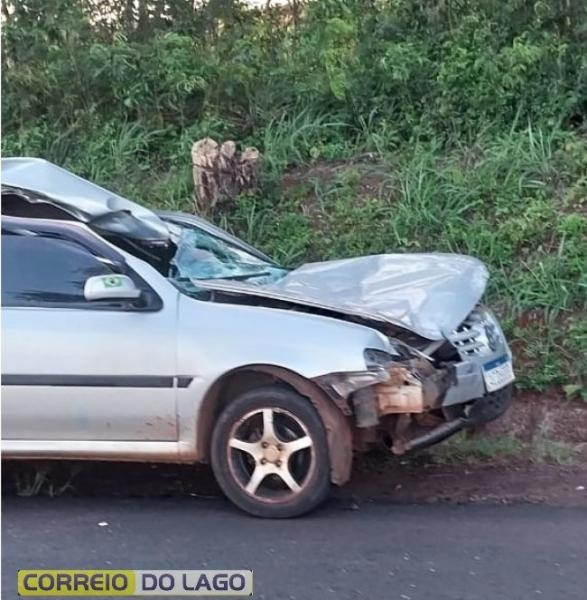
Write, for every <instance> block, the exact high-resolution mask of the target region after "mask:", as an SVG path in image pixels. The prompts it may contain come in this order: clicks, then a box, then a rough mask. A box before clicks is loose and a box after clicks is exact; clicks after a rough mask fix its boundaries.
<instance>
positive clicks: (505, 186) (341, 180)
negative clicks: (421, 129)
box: [221, 127, 587, 393]
mask: <svg viewBox="0 0 587 600" xmlns="http://www.w3.org/2000/svg"><path fill="white" fill-rule="evenodd" d="M316 165H319V167H320V168H316ZM307 169H308V170H307V171H304V170H303V169H301V170H300V169H299V168H298V170H297V171H296V172H297V183H296V185H291V182H289V183H290V185H288V187H287V189H280V188H279V187H276V186H275V184H272V185H271V186H267V187H266V189H264V190H261V191H260V192H259V194H257V195H249V196H246V197H242V198H240V199H239V200H238V201H237V202H236V205H235V208H234V210H232V211H230V213H228V214H223V215H222V216H221V222H222V224H223V225H225V226H226V227H228V228H230V229H231V230H233V231H234V232H235V233H237V234H239V235H242V236H243V237H245V238H246V239H247V240H248V241H250V242H251V243H253V244H255V245H258V246H260V247H261V248H263V249H264V250H265V251H266V252H268V253H269V254H272V255H273V256H275V257H276V258H278V259H279V260H282V261H283V262H285V263H287V264H290V265H296V264H299V263H301V262H302V261H304V260H320V259H332V258H339V257H346V256H356V255H360V254H368V253H381V252H402V251H444V252H460V253H464V254H471V255H474V256H477V257H479V258H480V259H482V260H483V261H485V262H486V263H487V264H488V266H489V268H490V271H491V280H490V285H489V288H488V293H487V302H488V303H489V304H490V305H491V306H492V307H493V308H494V309H495V310H496V311H497V312H498V313H499V315H500V317H501V319H502V320H503V323H504V325H505V327H506V331H507V334H508V336H509V338H510V339H511V341H512V344H513V347H514V353H515V357H516V370H517V374H518V385H520V386H521V387H525V388H532V389H545V388H547V387H549V386H553V385H557V386H564V385H575V386H577V385H578V386H580V387H581V390H580V391H579V392H576V393H581V391H582V390H583V389H584V388H585V386H586V385H587V360H585V356H587V333H586V332H587V178H586V176H585V173H586V172H587V142H586V141H585V140H584V139H580V138H578V137H576V136H571V135H569V134H564V133H562V132H560V131H557V130H552V131H550V132H545V131H543V130H539V129H536V128H533V127H528V128H527V129H526V130H524V131H517V132H514V131H511V132H510V133H508V134H507V135H503V136H500V137H497V138H495V137H493V138H489V139H486V140H484V139H480V140H478V141H477V142H476V143H475V144H473V145H470V146H457V147H455V148H452V149H450V150H447V149H441V148H440V147H439V146H438V145H435V144H419V145H417V146H415V147H413V148H407V147H403V148H402V149H401V151H392V152H389V153H388V154H386V155H385V156H384V157H382V158H381V157H380V158H379V159H377V162H376V163H373V162H366V163H361V162H348V163H347V165H346V166H344V165H341V164H340V162H337V163H329V162H328V161H317V162H316V163H314V168H312V166H308V167H307ZM306 172H307V173H308V175H307V176H306V175H305V173H306ZM312 173H314V175H312ZM316 173H318V175H316ZM366 180H367V181H369V182H370V183H371V185H370V186H369V189H368V190H366V188H365V185H364V182H365V181H366Z"/></svg>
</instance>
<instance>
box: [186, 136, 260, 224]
mask: <svg viewBox="0 0 587 600" xmlns="http://www.w3.org/2000/svg"><path fill="white" fill-rule="evenodd" d="M260 163H261V154H260V152H259V151H258V150H257V149H256V148H252V147H248V148H245V149H244V150H243V151H242V152H239V151H238V150H237V146H236V143H235V142H233V141H232V140H228V141H225V142H224V143H222V144H221V145H219V144H218V142H216V141H215V140H213V139H212V138H204V139H201V140H198V141H197V142H195V143H194V145H193V146H192V175H193V179H194V187H195V201H194V212H195V213H200V214H204V215H206V214H210V213H211V212H213V211H214V210H215V209H217V208H221V207H225V206H226V204H227V202H229V201H230V200H232V199H234V198H235V197H236V196H238V195H239V194H240V193H242V192H243V191H246V190H253V189H255V188H256V187H257V181H258V175H259V167H260Z"/></svg>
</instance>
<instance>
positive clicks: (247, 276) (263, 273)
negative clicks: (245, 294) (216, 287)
mask: <svg viewBox="0 0 587 600" xmlns="http://www.w3.org/2000/svg"><path fill="white" fill-rule="evenodd" d="M267 275H271V273H270V272H269V271H257V272H255V273H240V274H235V275H222V276H221V277H206V278H202V280H203V281H210V280H218V279H236V280H242V279H250V278H251V277H265V276H267Z"/></svg>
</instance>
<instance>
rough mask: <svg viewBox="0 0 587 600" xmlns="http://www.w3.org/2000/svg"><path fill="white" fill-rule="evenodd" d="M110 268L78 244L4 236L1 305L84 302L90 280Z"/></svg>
mask: <svg viewBox="0 0 587 600" xmlns="http://www.w3.org/2000/svg"><path fill="white" fill-rule="evenodd" d="M112 272H113V270H112V268H111V266H110V265H109V264H108V263H107V262H106V261H103V260H101V259H100V258H98V257H96V256H94V255H93V254H91V253H90V252H89V251H88V250H87V249H85V248H84V247H83V246H80V245H79V244H76V243H75V242H71V241H69V240H65V239H61V238H57V237H42V236H39V235H10V234H4V233H3V234H2V305H3V306H41V305H46V304H65V305H67V304H77V303H85V302H86V300H85V298H84V284H85V281H86V279H88V277H92V276H94V275H108V274H110V273H112Z"/></svg>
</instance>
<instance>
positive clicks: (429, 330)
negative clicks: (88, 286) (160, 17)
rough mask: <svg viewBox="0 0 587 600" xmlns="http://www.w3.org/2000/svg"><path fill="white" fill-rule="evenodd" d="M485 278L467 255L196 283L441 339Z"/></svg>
mask: <svg viewBox="0 0 587 600" xmlns="http://www.w3.org/2000/svg"><path fill="white" fill-rule="evenodd" d="M488 277H489V274H488V271H487V268H486V267H485V265H484V264H483V263H482V262H481V261H479V260H477V259H476V258H473V257H470V256H463V255H459V254H441V253H435V254H380V255H373V256H363V257H359V258H349V259H343V260H335V261H328V262H318V263H309V264H306V265H303V266H302V267H300V268H299V269H296V270H294V271H292V272H291V273H288V274H287V275H286V276H285V277H283V278H282V279H280V280H279V281H277V282H273V283H269V284H265V285H255V284H253V283H243V282H230V281H227V280H223V281H212V280H207V281H201V280H199V281H194V284H196V285H198V286H200V287H205V288H207V289H215V290H218V291H225V292H230V293H237V294H242V295H245V296H247V295H248V296H256V297H265V298H272V299H276V300H284V301H288V302H293V303H296V304H302V305H305V306H311V307H315V308H324V309H329V310H334V311H337V312H340V313H344V314H348V315H355V316H359V317H363V318H368V319H373V320H378V321H385V322H388V323H392V324H394V325H398V326H400V327H403V328H406V329H409V330H410V331H413V332H414V333H417V334H418V335H420V336H422V337H425V338H427V339H430V340H440V339H442V338H444V337H446V336H447V334H448V333H449V332H451V331H452V330H454V329H455V328H456V327H458V325H459V324H460V323H461V322H462V321H463V320H464V319H465V317H466V316H467V315H468V314H469V313H470V312H471V310H472V309H473V308H474V306H475V305H476V304H477V303H478V302H479V300H480V299H481V296H482V295H483V292H484V291H485V287H486V284H487V279H488Z"/></svg>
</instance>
